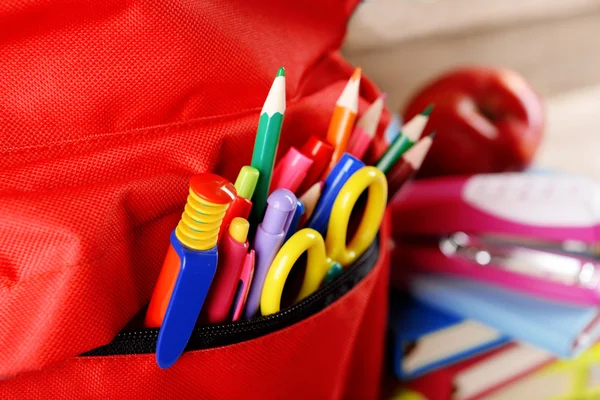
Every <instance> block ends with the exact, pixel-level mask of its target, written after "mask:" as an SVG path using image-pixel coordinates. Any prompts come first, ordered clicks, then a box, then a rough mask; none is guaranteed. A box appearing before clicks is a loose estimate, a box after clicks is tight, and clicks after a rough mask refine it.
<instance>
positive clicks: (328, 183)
mask: <svg viewBox="0 0 600 400" xmlns="http://www.w3.org/2000/svg"><path fill="white" fill-rule="evenodd" d="M364 166H365V163H363V162H362V161H361V160H359V159H358V158H356V157H354V156H351V155H350V154H348V153H344V155H343V156H342V158H340V161H338V163H337V164H336V165H335V166H334V167H333V169H332V170H331V172H330V173H329V175H327V178H326V179H325V188H324V189H323V193H322V194H321V198H320V199H319V202H318V203H317V207H316V208H315V211H314V212H313V215H312V216H311V218H310V219H309V220H308V222H307V224H306V227H307V228H312V229H314V230H316V231H317V232H319V233H320V234H321V235H323V236H325V235H326V233H327V225H328V223H329V216H330V215H331V209H332V208H333V203H334V202H335V199H336V198H337V196H338V193H339V192H340V190H342V187H343V186H344V184H345V183H346V182H347V181H348V179H350V177H351V176H352V175H353V174H354V173H355V172H356V171H358V170H359V169H361V168H363V167H364Z"/></svg>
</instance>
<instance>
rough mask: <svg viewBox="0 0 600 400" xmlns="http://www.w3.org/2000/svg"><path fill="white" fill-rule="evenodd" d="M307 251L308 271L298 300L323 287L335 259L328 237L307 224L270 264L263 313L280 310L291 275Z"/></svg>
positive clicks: (261, 307) (261, 302) (261, 303)
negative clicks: (327, 247) (331, 256)
mask: <svg viewBox="0 0 600 400" xmlns="http://www.w3.org/2000/svg"><path fill="white" fill-rule="evenodd" d="M305 251H306V252H307V260H306V272H305V273H304V281H303V282H302V287H301V288H300V293H299V294H298V298H297V299H296V301H299V300H302V299H303V298H305V297H307V296H308V295H310V294H311V293H313V292H314V291H316V290H317V289H318V288H319V286H320V285H321V282H322V281H323V278H325V275H327V271H328V270H329V267H330V265H331V264H332V262H331V259H329V258H327V255H326V254H325V241H324V240H323V237H322V236H321V234H320V233H319V232H317V231H316V230H314V229H310V228H304V229H301V230H299V231H298V232H296V233H295V234H294V235H293V236H292V237H290V238H289V239H288V240H287V242H285V244H284V245H283V246H282V247H281V249H280V250H279V252H278V253H277V255H276V256H275V259H274V260H273V263H272V264H271V267H270V268H269V272H268V273H267V277H266V279H265V284H264V286H263V291H262V295H261V298H260V311H261V313H262V315H269V314H274V313H276V312H278V311H279V308H280V307H281V295H282V293H283V288H284V286H285V282H286V280H287V278H288V275H289V274H290V271H291V270H292V267H293V266H294V264H295V263H296V261H297V260H298V259H299V258H300V256H301V255H302V253H304V252H305Z"/></svg>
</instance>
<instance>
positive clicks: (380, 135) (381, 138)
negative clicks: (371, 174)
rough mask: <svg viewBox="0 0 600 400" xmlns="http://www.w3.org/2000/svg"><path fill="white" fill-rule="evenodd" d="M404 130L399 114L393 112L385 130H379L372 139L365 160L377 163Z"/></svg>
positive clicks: (370, 163) (367, 162)
mask: <svg viewBox="0 0 600 400" xmlns="http://www.w3.org/2000/svg"><path fill="white" fill-rule="evenodd" d="M401 131H402V121H401V119H400V116H399V115H398V114H392V118H391V120H390V123H389V124H388V125H387V126H386V127H385V130H383V131H382V130H378V131H377V132H376V133H375V136H374V137H373V140H371V144H370V145H369V149H368V150H367V153H366V154H365V156H364V158H363V161H364V162H365V164H367V165H375V164H377V161H378V160H379V159H380V158H381V157H382V156H383V155H384V154H385V152H386V150H387V149H388V148H389V147H390V145H391V144H392V143H394V140H396V138H397V137H398V135H399V134H400V132H401Z"/></svg>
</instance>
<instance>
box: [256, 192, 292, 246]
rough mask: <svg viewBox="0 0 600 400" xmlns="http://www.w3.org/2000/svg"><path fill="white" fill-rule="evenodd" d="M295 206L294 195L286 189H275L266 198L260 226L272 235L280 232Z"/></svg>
mask: <svg viewBox="0 0 600 400" xmlns="http://www.w3.org/2000/svg"><path fill="white" fill-rule="evenodd" d="M295 208H296V196H294V194H293V193H292V192H290V191H289V190H287V189H277V190H276V191H274V192H273V193H271V195H270V196H269V198H268V199H267V211H266V212H265V217H264V218H263V221H262V222H261V224H260V226H261V228H262V229H263V230H264V231H265V232H267V233H271V234H274V235H277V234H280V233H282V232H283V231H284V229H285V226H286V224H287V222H288V218H289V217H290V213H293V212H294V210H295Z"/></svg>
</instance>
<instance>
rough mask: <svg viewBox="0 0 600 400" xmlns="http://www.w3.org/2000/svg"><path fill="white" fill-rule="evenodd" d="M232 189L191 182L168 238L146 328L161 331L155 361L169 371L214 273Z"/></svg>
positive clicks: (208, 177) (223, 183) (214, 181)
mask: <svg viewBox="0 0 600 400" xmlns="http://www.w3.org/2000/svg"><path fill="white" fill-rule="evenodd" d="M235 194H236V191H235V187H234V186H233V185H232V184H231V183H230V182H229V181H227V180H226V179H224V178H221V177H220V176H217V175H213V174H209V173H204V174H199V175H196V176H194V177H192V179H191V180H190V192H189V196H188V199H187V204H186V206H185V212H184V213H183V215H182V217H181V220H180V221H179V224H178V225H177V227H176V228H175V229H174V230H173V232H172V233H171V237H170V242H171V245H170V247H169V250H168V252H167V255H166V257H165V261H164V263H163V267H162V269H161V271H160V275H159V277H158V281H157V283H156V286H155V288H154V293H153V294H152V299H151V300H150V304H149V306H148V311H147V312H146V319H145V325H146V326H147V327H156V326H160V330H159V332H158V341H157V343H156V362H157V364H158V366H159V367H161V368H168V367H170V366H171V365H173V363H175V361H177V359H178V358H179V356H180V355H181V353H183V350H184V349H185V346H186V345H187V343H188V340H189V338H190V336H191V335H192V331H193V330H194V326H195V325H196V320H197V319H198V315H199V314H200V310H201V309H202V305H203V303H204V300H205V298H206V295H207V293H208V289H209V288H210V285H211V283H212V280H213V277H214V274H215V271H216V269H217V257H218V255H217V237H218V234H219V228H220V226H221V223H222V221H223V216H224V215H225V211H226V210H227V207H229V204H230V203H231V201H232V200H233V199H234V198H235Z"/></svg>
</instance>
